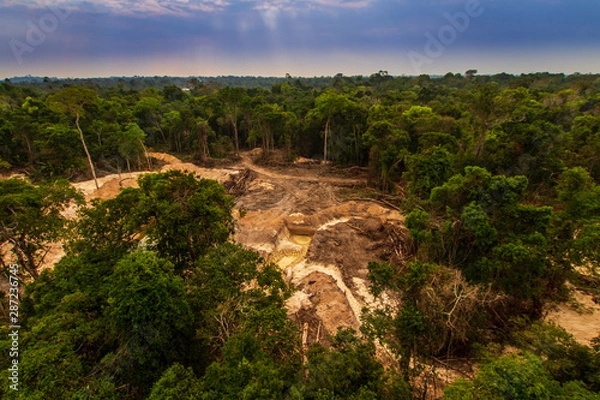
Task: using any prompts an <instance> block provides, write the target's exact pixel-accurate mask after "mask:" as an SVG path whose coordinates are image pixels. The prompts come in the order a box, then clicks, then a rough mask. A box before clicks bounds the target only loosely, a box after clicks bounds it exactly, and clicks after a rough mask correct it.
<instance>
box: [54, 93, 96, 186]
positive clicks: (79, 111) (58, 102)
mask: <svg viewBox="0 0 600 400" xmlns="http://www.w3.org/2000/svg"><path fill="white" fill-rule="evenodd" d="M97 99H98V95H97V94H96V92H95V91H93V90H92V89H86V88H81V87H75V86H70V87H68V88H67V89H64V90H63V91H61V92H59V93H57V94H53V95H51V96H49V97H48V100H47V101H48V105H49V107H50V109H51V110H52V111H55V112H58V113H65V114H67V115H69V116H70V117H73V118H75V127H77V131H78V132H79V139H80V140H81V144H82V145H83V149H84V150H85V155H86V156H87V159H88V163H89V166H90V171H91V172H92V176H93V177H94V182H95V183H96V188H99V186H98V179H97V178H96V169H95V168H94V162H93V161H92V157H91V156H90V152H89V151H88V148H87V145H86V144H85V138H84V137H83V131H82V130H81V126H80V125H79V120H80V118H81V117H82V115H83V113H84V107H85V106H86V105H90V104H95V103H96V102H97Z"/></svg>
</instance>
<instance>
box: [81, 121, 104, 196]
mask: <svg viewBox="0 0 600 400" xmlns="http://www.w3.org/2000/svg"><path fill="white" fill-rule="evenodd" d="M75 125H76V126H77V130H78V131H79V138H80V139H81V143H82V144H83V149H84V150H85V155H86V156H87V159H88V163H89V164H90V170H91V171H92V176H93V177H94V183H95V184H96V189H100V186H98V178H96V169H95V168H94V163H93V162H92V156H90V152H89V151H88V148H87V146H86V145H85V139H84V138H83V131H82V130H81V127H80V126H79V113H77V114H75Z"/></svg>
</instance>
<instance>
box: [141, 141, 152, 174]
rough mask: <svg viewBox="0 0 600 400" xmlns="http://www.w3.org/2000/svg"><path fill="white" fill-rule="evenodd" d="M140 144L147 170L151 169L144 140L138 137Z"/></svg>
mask: <svg viewBox="0 0 600 400" xmlns="http://www.w3.org/2000/svg"><path fill="white" fill-rule="evenodd" d="M140 144H141V145H142V149H144V157H146V162H147V163H148V171H150V170H151V169H152V166H151V165H150V157H148V149H146V146H145V145H144V141H143V140H142V139H140Z"/></svg>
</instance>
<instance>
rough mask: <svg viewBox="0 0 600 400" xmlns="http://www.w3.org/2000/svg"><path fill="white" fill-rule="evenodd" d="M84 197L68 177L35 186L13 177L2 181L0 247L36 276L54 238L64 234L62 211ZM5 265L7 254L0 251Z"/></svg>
mask: <svg viewBox="0 0 600 400" xmlns="http://www.w3.org/2000/svg"><path fill="white" fill-rule="evenodd" d="M82 200H83V198H82V196H81V194H80V193H78V192H77V191H76V190H75V189H74V188H73V187H72V186H71V185H70V184H69V183H68V182H67V181H65V180H57V181H55V182H49V183H45V184H42V185H38V186H34V185H33V184H32V183H31V182H29V181H27V180H24V179H20V178H12V179H6V180H1V181H0V220H1V221H2V223H1V226H0V247H1V248H2V249H3V251H4V249H5V248H9V249H10V251H11V252H12V254H13V256H14V257H15V258H16V261H18V262H19V264H20V265H21V266H22V267H23V268H25V270H26V271H27V273H28V274H29V275H30V276H31V277H32V278H34V279H37V278H38V277H39V271H38V269H39V267H40V265H41V264H42V263H43V260H44V258H45V256H46V254H47V253H48V250H49V248H50V246H51V244H52V243H53V242H58V241H60V240H61V239H62V238H64V237H65V234H66V230H65V227H66V224H65V223H66V219H65V217H64V216H63V215H62V212H63V211H64V210H65V209H66V208H67V207H68V206H69V205H70V204H71V202H72V201H73V202H81V201H82ZM0 262H1V263H2V267H3V269H4V268H6V265H5V264H4V263H5V258H4V254H0Z"/></svg>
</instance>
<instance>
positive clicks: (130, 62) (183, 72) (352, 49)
mask: <svg viewBox="0 0 600 400" xmlns="http://www.w3.org/2000/svg"><path fill="white" fill-rule="evenodd" d="M599 20H600V1H598V0H568V1H567V0H519V1H517V0H102V1H101V0H20V1H17V0H0V77H1V78H7V77H14V76H26V75H33V76H49V77H59V78H67V77H72V78H76V77H105V76H134V75H137V76H156V75H157V76H165V75H167V76H218V75H238V76H249V75H254V76H285V75H286V74H290V75H291V76H294V77H297V76H331V75H335V74H337V73H342V74H344V75H347V76H352V75H370V74H372V73H374V72H377V71H380V70H385V71H388V73H389V74H391V75H419V74H434V75H438V74H445V73H447V72H454V73H464V72H465V71H466V70H468V69H476V70H478V71H479V73H481V74H495V73H501V72H506V73H512V74H520V73H529V72H564V73H574V72H580V73H600V28H599V25H598V21H599Z"/></svg>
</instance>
